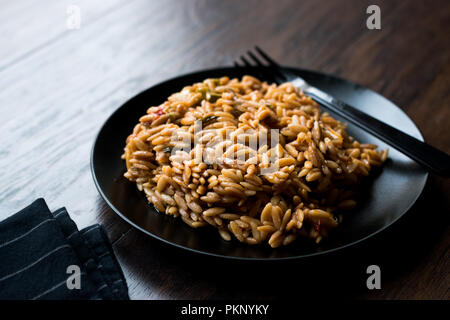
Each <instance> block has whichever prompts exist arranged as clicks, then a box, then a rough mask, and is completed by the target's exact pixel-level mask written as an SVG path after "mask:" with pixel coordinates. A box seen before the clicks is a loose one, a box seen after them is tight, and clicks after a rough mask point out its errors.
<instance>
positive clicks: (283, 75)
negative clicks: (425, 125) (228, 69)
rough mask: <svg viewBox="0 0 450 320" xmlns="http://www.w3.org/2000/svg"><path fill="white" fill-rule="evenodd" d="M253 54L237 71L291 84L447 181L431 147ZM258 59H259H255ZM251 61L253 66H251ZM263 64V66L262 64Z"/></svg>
mask: <svg viewBox="0 0 450 320" xmlns="http://www.w3.org/2000/svg"><path fill="white" fill-rule="evenodd" d="M255 51H256V52H255V53H254V52H252V51H247V55H248V57H249V59H247V58H246V57H245V56H241V57H240V59H241V63H239V62H238V61H236V62H235V63H234V65H235V67H237V68H253V69H252V70H254V72H256V73H257V74H259V75H260V76H261V77H262V78H263V79H267V80H268V81H273V82H275V83H277V84H281V83H283V82H291V83H292V84H293V85H294V86H295V87H297V88H299V89H301V90H302V91H303V92H304V93H305V94H306V95H308V96H310V97H311V98H312V99H313V100H315V101H316V102H317V103H319V104H320V105H322V106H323V107H325V108H327V109H328V110H330V111H333V112H334V113H336V114H338V115H339V116H341V117H342V118H344V119H345V120H347V121H349V122H351V123H353V124H354V125H356V126H358V127H359V128H361V129H363V130H365V131H367V132H369V133H371V134H372V135H374V136H375V137H377V138H378V139H380V140H382V141H384V142H386V143H387V144H389V145H390V146H392V147H394V148H395V149H397V150H398V151H400V152H402V153H403V154H405V155H407V156H408V157H410V158H411V159H413V160H415V161H416V162H417V163H419V164H421V165H422V166H423V167H425V168H426V169H428V171H431V172H434V173H436V174H437V175H440V176H443V177H446V178H448V177H450V156H449V155H447V154H446V153H445V152H443V151H440V150H438V149H436V148H434V147H433V146H431V145H429V144H427V143H425V142H422V141H420V140H418V139H416V138H414V137H412V136H410V135H408V134H406V133H404V132H402V131H400V130H398V129H396V128H394V127H392V126H390V125H388V124H386V123H384V122H382V121H380V120H378V119H375V118H374V117H372V116H370V115H368V114H367V113H364V112H362V111H360V110H358V109H356V108H354V107H352V106H350V105H348V104H347V103H345V102H343V101H341V100H338V99H336V98H334V97H332V96H331V95H329V94H328V93H326V92H324V91H322V90H320V89H318V88H316V87H313V86H311V85H310V84H308V83H307V82H306V81H305V80H304V79H303V78H301V77H300V76H298V75H297V74H296V73H294V72H292V71H291V70H289V69H287V68H284V67H282V66H280V65H279V64H278V63H277V62H275V61H274V60H273V59H272V58H271V57H269V55H268V54H266V53H265V52H264V51H263V50H261V49H260V48H259V47H257V46H255ZM258 55H259V56H260V57H261V58H262V59H261V58H258ZM249 60H251V61H253V62H254V64H256V66H255V65H253V64H252V63H250V61H249ZM261 60H263V61H264V62H265V63H266V64H264V63H263V62H262V61H261Z"/></svg>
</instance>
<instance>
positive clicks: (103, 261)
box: [0, 199, 129, 300]
mask: <svg viewBox="0 0 450 320" xmlns="http://www.w3.org/2000/svg"><path fill="white" fill-rule="evenodd" d="M0 299H3V300H4V299H53V300H55V299H56V300H59V299H100V300H103V299H108V300H111V299H112V300H119V299H129V297H128V288H127V284H126V281H125V277H124V276H123V273H122V270H121V268H120V265H119V263H118V261H117V259H116V257H115V255H114V251H113V249H112V247H111V244H110V242H109V239H108V236H107V235H106V233H105V231H104V229H103V227H102V226H100V225H98V224H97V225H94V226H90V227H87V228H85V229H83V230H80V231H79V230H78V228H77V226H76V225H75V223H74V222H73V221H72V219H70V217H69V215H68V214H67V211H66V209H65V208H61V209H58V210H56V211H55V212H53V213H51V212H50V210H49V209H48V207H47V205H46V203H45V201H44V199H38V200H36V201H34V202H33V203H32V204H31V205H29V206H28V207H26V208H25V209H22V210H21V211H19V212H18V213H16V214H15V215H13V216H11V217H9V218H7V219H5V220H3V221H2V222H0Z"/></svg>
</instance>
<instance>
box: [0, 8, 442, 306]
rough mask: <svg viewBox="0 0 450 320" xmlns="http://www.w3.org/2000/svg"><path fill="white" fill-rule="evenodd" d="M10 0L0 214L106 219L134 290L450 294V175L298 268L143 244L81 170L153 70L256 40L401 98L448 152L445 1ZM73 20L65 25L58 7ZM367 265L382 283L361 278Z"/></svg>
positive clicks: (1, 102)
mask: <svg viewBox="0 0 450 320" xmlns="http://www.w3.org/2000/svg"><path fill="white" fill-rule="evenodd" d="M376 2H377V4H378V5H379V6H380V7H381V26H382V29H381V30H368V29H367V28H366V25H365V21H366V18H367V14H366V13H365V11H366V8H367V6H368V5H369V4H372V1H360V0H355V1H334V0H330V1H316V0H308V1H285V0H277V1H261V0H259V1H240V0H239V1H237V0H236V1H219V0H217V1H205V0H202V1H178V0H164V1H141V0H126V1H125V0H113V1H103V2H101V3H99V2H97V1H95V2H94V1H87V0H78V1H65V0H64V1H46V2H45V4H44V3H43V2H42V1H38V0H35V1H25V0H19V1H6V2H2V4H1V5H0V34H1V38H0V39H1V40H0V139H1V149H0V176H1V183H0V219H3V218H6V217H7V216H9V215H11V214H13V213H14V212H16V211H18V210H20V209H21V208H23V207H25V206H26V205H28V204H29V203H30V202H31V201H32V200H34V199H35V198H37V197H44V198H45V199H46V201H47V203H48V204H49V206H50V208H51V209H57V208H58V207H62V206H65V207H67V209H68V211H69V213H70V215H71V217H72V219H73V220H75V221H76V223H77V224H78V226H79V228H83V227H85V226H88V225H90V224H93V223H101V224H103V225H104V226H105V227H106V229H107V231H108V234H109V236H110V238H111V239H112V240H113V242H114V249H115V251H116V253H117V256H118V259H119V261H120V263H121V265H122V267H123V270H124V272H125V275H126V278H127V281H128V285H129V292H130V296H131V298H133V299H209V298H211V299H221V298H235V299H238V298H245V299H251V298H255V299H259V298H281V297H296V298H302V297H330V298H340V297H352V298H363V299H365V298H368V299H373V298H381V299H449V298H450V293H449V284H450V277H449V267H450V266H449V244H450V235H449V232H448V231H449V228H448V214H449V208H450V192H449V189H450V184H449V181H448V180H444V179H441V178H439V177H436V176H433V175H431V176H430V179H429V181H428V183H427V186H426V189H425V191H424V194H423V195H422V196H421V198H420V199H419V201H418V202H417V204H416V205H415V206H414V207H413V209H412V210H411V211H410V212H409V213H408V214H407V215H406V216H405V217H404V218H402V219H401V220H400V221H399V222H398V223H396V224H395V225H394V226H393V227H392V228H390V229H389V230H388V231H386V232H383V233H382V234H380V235H379V236H377V237H375V238H374V239H372V240H371V241H368V242H366V243H365V244H363V245H361V246H359V247H357V248H354V249H351V250H347V251H346V252H344V253H342V254H340V255H338V256H331V257H327V258H324V259H317V260H314V261H307V262H302V263H290V264H282V265H280V264H278V265H266V264H257V265H256V264H253V265H252V264H250V265H247V264H245V265H243V264H236V263H225V262H223V261H215V260H211V259H206V258H201V257H198V256H195V255H192V254H188V253H185V252H182V251H181V250H179V249H174V248H171V247H168V246H167V245H163V244H162V243H160V242H158V241H156V240H153V239H150V238H149V237H148V236H145V235H144V234H141V233H140V232H139V231H137V230H135V229H132V228H130V226H129V225H128V224H127V223H125V222H123V221H122V220H121V219H120V218H119V217H117V216H116V215H115V214H114V213H113V212H112V211H111V210H110V209H109V208H108V206H107V205H106V204H105V202H104V201H103V200H102V199H101V197H100V196H99V194H98V193H97V190H96V189H95V186H94V183H93V181H92V178H91V173H90V169H89V156H90V150H91V147H92V144H93V142H94V137H95V135H96V133H97V131H98V130H99V128H100V126H101V125H102V123H103V122H104V121H105V120H106V118H107V117H108V116H109V115H110V114H111V113H112V112H113V111H114V110H115V109H116V108H118V107H119V106H120V105H121V104H122V103H123V102H125V101H126V100H127V99H128V98H130V97H132V96H133V95H135V94H137V93H138V92H140V91H141V90H143V89H146V88H148V87H149V86H151V85H154V84H156V83H158V82H160V81H162V80H165V79H168V78H170V77H174V76H177V75H179V74H182V73H186V72H189V71H194V70H198V69H203V68H210V67H216V66H224V65H231V64H232V62H233V60H234V59H235V58H237V57H238V56H239V55H241V54H242V53H244V52H245V50H247V49H248V48H250V47H251V46H253V45H254V44H258V45H260V46H261V47H263V48H264V49H266V50H267V51H268V52H269V53H270V54H271V55H273V56H274V57H275V58H277V60H279V61H280V62H281V63H283V64H286V65H291V66H297V67H302V68H307V69H313V70H319V71H322V72H326V73H331V74H336V75H338V76H340V77H344V78H347V79H349V80H352V81H355V82H358V83H360V84H362V85H365V86H367V87H369V88H371V89H373V90H375V91H377V92H379V93H380V94H382V95H384V96H386V97H387V98H388V99H390V100H392V101H393V102H395V103H396V104H397V105H399V106H400V107H401V108H402V109H403V110H404V111H405V112H406V113H407V114H408V115H409V116H410V117H411V118H412V119H413V120H414V122H415V123H416V124H417V126H418V127H419V128H420V130H421V131H422V133H423V135H424V137H425V139H426V140H427V142H429V143H431V144H432V145H434V146H436V147H438V148H440V149H442V150H444V151H446V152H447V153H450V140H449V137H450V135H449V133H450V131H449V121H448V119H449V118H450V107H449V105H450V94H449V92H450V91H449V85H450V42H449V41H448V35H449V32H450V2H448V1H445V0H443V1H376ZM71 4H76V5H78V6H79V7H80V9H81V28H80V29H75V30H69V29H68V28H67V27H66V19H67V13H66V9H67V7H68V6H69V5H71ZM370 264H377V265H379V266H380V267H381V271H382V289H381V290H374V291H369V290H368V289H367V288H366V278H367V274H366V268H367V266H368V265H370Z"/></svg>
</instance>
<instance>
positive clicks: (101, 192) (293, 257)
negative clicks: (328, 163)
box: [90, 66, 429, 262]
mask: <svg viewBox="0 0 450 320" xmlns="http://www.w3.org/2000/svg"><path fill="white" fill-rule="evenodd" d="M285 68H287V69H290V70H294V71H296V72H299V71H300V72H306V73H310V74H315V75H318V76H321V77H328V78H334V79H336V80H339V81H342V82H345V83H347V84H351V85H357V86H358V87H360V88H363V89H365V90H369V91H370V92H371V93H373V94H376V95H377V96H379V97H381V98H382V99H385V100H387V101H388V102H390V103H391V104H393V105H394V106H395V107H396V108H397V109H398V110H399V111H400V112H401V113H403V115H404V116H406V117H407V118H408V119H409V120H410V121H411V123H412V125H413V126H414V128H415V129H416V130H417V132H418V139H419V140H420V141H422V142H424V141H425V140H424V138H423V135H422V132H421V131H420V129H419V128H418V127H417V125H416V123H415V122H414V121H413V120H412V119H411V118H410V117H409V116H408V114H407V113H406V112H405V111H404V110H403V109H402V108H400V107H399V106H398V105H397V104H395V103H394V102H392V101H391V100H389V99H388V98H386V97H384V96H383V95H381V94H380V93H378V92H376V91H374V90H372V89H370V88H368V87H366V86H363V85H361V84H359V83H357V82H353V81H350V80H347V79H344V78H341V77H339V76H336V75H333V74H327V73H324V72H321V71H315V70H309V69H304V68H297V67H291V66H286V67H285ZM232 69H235V68H234V67H228V66H225V67H222V66H221V67H213V68H207V69H201V70H194V71H191V72H187V73H183V74H181V75H178V76H175V77H171V78H168V79H166V80H163V81H160V82H158V83H156V84H153V85H152V86H150V87H148V88H146V89H144V90H142V91H140V92H138V93H137V94H135V95H134V96H132V97H131V98H128V99H127V100H126V101H124V102H123V103H122V104H121V105H120V106H119V107H117V108H116V109H115V110H114V111H113V112H112V113H111V114H110V115H109V116H108V118H107V119H106V120H105V121H104V122H103V124H102V126H101V127H100V129H99V130H98V131H97V133H96V135H95V139H94V143H93V145H92V147H91V152H90V171H91V175H92V178H93V180H94V184H95V187H96V188H97V191H98V192H99V194H100V196H101V197H102V199H103V200H104V201H105V202H106V204H107V205H108V206H109V207H110V208H111V209H112V210H113V211H114V212H115V213H116V214H117V215H118V216H119V217H120V218H121V219H123V220H124V221H126V222H127V223H128V224H130V225H131V226H132V227H133V228H136V229H138V230H139V231H141V232H143V233H144V234H146V235H148V236H151V237H152V238H154V239H157V240H159V241H162V242H164V243H165V244H169V245H171V246H174V247H176V248H179V249H183V250H187V251H190V252H193V253H195V254H200V255H203V256H209V257H215V258H221V259H229V260H240V261H258V262H261V261H264V262H271V261H291V260H300V259H307V258H312V257H318V256H323V255H326V254H333V253H336V252H337V251H340V250H346V249H349V248H351V247H354V246H356V245H358V244H360V243H362V242H364V241H366V240H368V239H370V238H372V237H374V236H376V235H378V234H380V233H381V232H383V231H385V230H386V229H388V228H389V227H391V226H392V225H393V224H394V223H396V222H397V221H398V220H400V219H401V218H402V217H404V215H405V214H407V213H408V212H409V211H410V210H411V208H412V207H413V206H414V205H415V204H416V202H417V200H418V199H419V197H420V196H421V195H422V194H423V191H424V188H425V185H426V183H427V181H428V178H429V172H428V171H425V173H424V179H423V181H422V183H421V185H420V191H419V192H418V193H417V196H416V197H415V198H414V200H413V201H411V202H410V204H409V205H408V206H407V208H406V209H405V210H404V211H403V212H402V213H401V214H400V215H398V217H396V218H395V219H393V220H392V221H390V222H389V223H388V224H386V225H385V226H383V227H382V228H380V229H378V230H377V231H374V232H372V233H370V234H368V235H366V236H365V237H362V238H360V239H358V240H355V241H352V242H350V243H347V244H344V245H342V246H339V247H336V248H332V249H326V250H323V251H318V252H313V253H308V254H302V255H297V256H289V257H275V258H270V257H269V258H258V257H256V258H254V257H237V256H229V255H223V254H218V253H211V252H205V251H202V250H198V249H193V248H190V247H187V246H184V245H181V244H178V243H174V242H171V241H169V240H166V239H164V238H162V237H160V236H157V235H155V234H153V233H151V232H149V231H147V230H145V229H143V228H142V227H141V226H139V225H137V224H136V223H134V222H132V221H131V220H130V219H128V218H127V217H126V216H125V215H124V214H122V212H121V211H120V210H119V209H117V208H116V207H115V206H114V205H113V204H112V203H111V202H110V201H109V199H108V197H107V196H106V195H105V193H104V192H103V190H102V188H101V187H100V185H99V182H98V180H97V176H96V172H95V169H94V153H95V149H96V146H97V143H98V138H99V136H100V134H101V133H102V131H103V129H104V128H105V126H106V125H107V123H108V122H109V121H110V120H111V118H112V117H113V116H114V115H115V114H116V113H117V112H119V110H120V109H122V108H123V107H124V106H125V105H127V104H128V103H129V102H130V101H131V100H133V99H135V98H137V97H138V96H140V95H143V94H145V92H147V91H148V90H151V89H153V88H155V87H157V86H163V85H164V84H166V83H168V82H171V81H174V80H176V79H180V78H185V77H187V76H192V75H194V74H199V73H207V72H214V71H217V72H221V71H226V70H232Z"/></svg>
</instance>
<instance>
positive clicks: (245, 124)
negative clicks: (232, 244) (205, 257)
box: [122, 76, 388, 247]
mask: <svg viewBox="0 0 450 320" xmlns="http://www.w3.org/2000/svg"><path fill="white" fill-rule="evenodd" d="M376 148H377V147H376V146H375V145H372V144H360V143H359V142H358V141H355V140H354V139H353V138H352V137H350V136H348V134H347V133H346V131H345V125H344V124H343V123H341V122H339V121H338V120H335V119H333V118H332V117H331V116H330V115H329V114H327V113H321V112H320V109H319V107H318V105H317V104H316V103H315V102H314V101H313V100H312V99H311V98H309V97H307V96H305V95H304V94H303V93H302V92H301V91H300V90H298V89H297V88H295V87H294V86H293V85H292V84H291V83H284V84H282V85H279V86H277V85H275V84H271V85H269V84H267V83H266V82H261V81H259V80H258V79H256V78H254V77H251V76H244V77H243V78H242V80H241V81H239V80H238V79H232V80H230V79H229V78H228V77H223V78H220V79H206V80H205V81H203V82H201V83H196V84H194V85H192V86H188V87H185V88H184V89H183V90H182V91H181V92H178V93H175V94H173V95H171V96H170V97H169V98H168V100H167V101H165V102H164V103H163V104H161V105H159V106H155V107H151V108H149V109H148V110H147V114H146V115H144V116H142V117H141V118H140V119H139V123H138V124H137V125H136V127H135V128H134V130H133V133H132V134H131V135H130V136H129V137H128V138H127V140H126V146H125V152H124V155H123V156H122V157H123V158H124V159H125V160H126V166H127V172H126V173H125V177H126V178H127V179H129V180H131V181H135V182H136V184H137V187H138V189H139V190H141V191H142V190H143V191H144V192H145V194H146V196H147V198H148V201H149V202H151V203H152V204H153V205H154V207H155V208H156V209H157V210H158V211H160V212H164V213H166V214H168V215H172V216H174V217H178V216H181V219H183V221H184V222H185V223H187V224H188V225H190V226H191V227H194V228H197V227H203V226H208V225H210V226H213V227H215V228H217V229H218V231H219V234H220V235H221V236H222V238H223V239H225V240H231V238H232V235H233V236H234V237H236V238H237V239H238V240H239V241H241V242H245V243H248V244H257V243H261V242H266V241H267V242H268V243H269V245H270V246H272V247H278V246H280V245H287V244H289V243H291V242H292V241H294V240H295V239H296V238H297V237H299V236H303V237H308V238H312V239H314V240H315V241H316V242H319V241H321V239H323V238H324V237H326V236H327V234H328V232H329V230H330V229H332V228H334V227H336V226H337V225H338V224H339V223H340V222H341V220H342V212H344V211H345V210H349V209H352V208H353V207H354V206H355V205H356V202H355V200H354V199H353V196H354V194H355V186H357V185H358V183H359V182H360V180H361V179H362V178H363V177H364V176H367V175H369V173H370V170H371V168H372V167H374V166H380V165H381V164H382V163H383V162H384V161H385V160H386V158H387V155H388V150H387V149H386V150H384V151H377V149H376Z"/></svg>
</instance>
